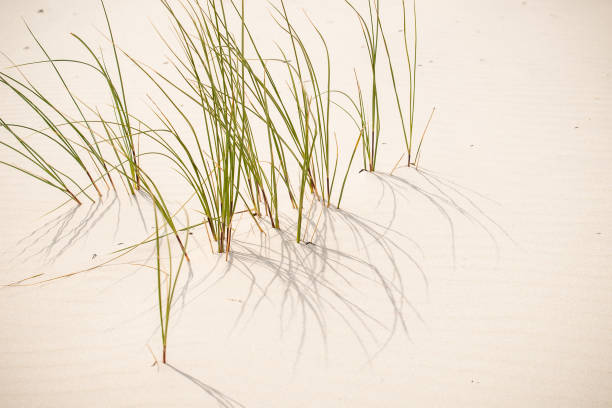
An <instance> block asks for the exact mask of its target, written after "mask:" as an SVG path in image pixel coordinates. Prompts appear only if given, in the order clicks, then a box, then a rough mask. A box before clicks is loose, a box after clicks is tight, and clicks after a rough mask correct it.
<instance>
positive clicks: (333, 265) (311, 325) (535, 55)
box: [0, 0, 612, 408]
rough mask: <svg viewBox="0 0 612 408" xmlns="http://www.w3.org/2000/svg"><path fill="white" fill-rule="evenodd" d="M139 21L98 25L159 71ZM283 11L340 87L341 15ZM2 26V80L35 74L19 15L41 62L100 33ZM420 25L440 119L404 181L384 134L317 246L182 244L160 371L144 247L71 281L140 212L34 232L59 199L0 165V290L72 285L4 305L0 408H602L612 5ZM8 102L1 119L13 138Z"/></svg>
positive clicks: (24, 10) (607, 342)
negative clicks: (319, 45) (39, 42)
mask: <svg viewBox="0 0 612 408" xmlns="http://www.w3.org/2000/svg"><path fill="white" fill-rule="evenodd" d="M150 3H151V2H148V1H143V0H135V1H132V2H121V1H118V0H113V1H111V0H108V1H107V2H106V5H107V7H108V9H109V11H110V13H111V18H112V22H113V26H114V29H115V30H116V36H117V38H118V39H119V40H120V43H121V45H122V47H125V49H126V50H129V51H130V52H133V53H134V54H136V55H137V56H138V57H139V58H142V59H143V60H144V61H147V62H148V63H157V64H162V61H163V53H164V52H163V45H162V44H159V43H157V42H155V41H151V40H150V38H152V37H151V36H153V35H154V31H153V30H152V28H151V26H150V23H149V21H148V20H147V19H150V20H151V21H152V22H154V23H155V24H156V25H158V26H160V27H161V28H162V29H163V27H166V26H167V20H166V18H165V16H164V14H163V10H162V9H161V7H160V6H159V5H158V4H157V3H156V2H153V3H154V4H153V5H151V4H150ZM261 3H262V4H264V2H261ZM336 3H337V4H336ZM387 3H389V5H388V6H387ZM391 3H394V2H385V4H384V7H389V8H388V10H389V14H390V15H392V14H393V12H394V10H398V5H397V4H395V3H397V2H395V3H394V4H391ZM289 5H290V7H291V8H292V9H293V10H296V11H297V10H299V9H300V8H304V9H306V10H307V11H308V12H309V14H310V15H311V16H312V18H313V19H314V20H315V21H317V23H319V24H320V26H321V28H322V30H323V31H325V32H326V33H328V35H329V36H330V48H331V49H332V50H333V51H332V57H333V60H334V62H336V63H337V65H336V67H337V73H336V74H335V75H336V77H335V78H336V83H337V84H338V86H340V87H348V88H349V89H353V88H351V87H352V86H353V85H352V80H353V79H352V77H351V76H350V75H352V71H351V70H352V67H353V66H355V65H357V66H358V67H362V66H363V65H362V64H363V63H364V62H366V61H364V60H363V55H362V54H360V52H364V50H362V49H360V44H361V39H360V38H359V37H357V35H355V34H358V31H355V28H356V26H355V24H354V21H353V20H352V19H353V18H354V17H353V16H352V15H351V13H350V10H347V9H346V7H345V6H344V5H343V4H342V2H341V1H337V2H334V3H333V4H329V2H326V1H320V0H317V1H302V0H295V1H290V2H289ZM39 10H43V11H42V12H39ZM0 11H1V12H0V27H1V28H0V34H1V35H0V50H2V51H3V52H5V53H6V54H8V55H10V56H11V58H13V59H14V60H16V61H18V62H24V61H27V60H33V59H36V58H39V57H40V54H39V53H38V52H37V50H36V47H35V44H34V43H33V41H32V40H31V38H30V37H29V36H28V34H27V31H26V29H25V27H24V25H23V22H22V20H21V19H20V18H21V17H22V16H23V17H24V18H25V19H26V20H27V22H28V23H29V24H30V25H31V27H32V29H33V30H35V32H36V33H37V34H38V35H39V36H40V38H41V39H43V40H44V41H45V43H46V45H47V46H49V48H50V49H51V50H52V51H53V54H54V55H63V54H65V53H68V52H77V51H75V50H78V46H77V44H75V42H74V41H73V40H71V39H70V38H69V35H68V34H69V32H79V33H84V34H85V35H87V36H89V37H90V38H93V39H96V40H100V38H101V35H100V34H99V33H98V32H97V31H96V29H95V28H94V27H97V28H99V29H103V27H104V21H103V15H101V13H100V10H99V5H98V3H97V2H96V1H81V2H78V1H69V0H65V1H62V2H52V1H37V2H34V1H31V0H25V1H20V2H8V1H4V2H2V3H1V4H0ZM418 13H419V34H420V41H421V42H420V44H419V74H418V75H419V82H418V92H419V99H418V101H417V104H418V106H417V118H416V126H417V129H423V127H424V125H425V122H426V120H427V116H428V115H429V112H430V110H431V108H432V107H433V106H435V107H436V114H435V116H434V118H433V120H432V123H431V126H430V128H429V130H428V133H427V136H426V139H425V144H424V155H423V160H422V169H421V170H420V171H416V170H415V169H413V168H410V169H409V168H405V167H400V168H399V169H397V170H396V171H395V172H394V173H393V175H390V174H389V172H390V170H391V169H392V168H393V165H394V164H395V162H396V161H397V159H398V158H399V155H400V153H398V152H401V151H402V150H401V149H402V148H403V147H402V143H403V142H402V141H401V138H400V137H399V128H392V127H387V128H385V129H384V131H383V136H382V137H383V138H384V140H383V141H384V142H385V143H386V144H385V145H383V146H382V147H381V151H380V153H379V154H380V157H381V159H380V160H381V162H382V163H383V164H382V165H381V168H380V171H379V172H377V173H374V174H370V173H367V172H362V173H358V172H357V171H358V169H357V168H355V169H354V171H353V172H352V174H351V176H350V177H351V182H350V183H349V185H348V187H347V192H346V197H345V198H344V199H343V200H344V202H345V206H344V207H345V208H344V209H343V210H342V211H337V210H330V211H329V212H325V216H324V217H323V220H322V221H321V222H320V228H319V229H318V231H317V234H318V235H317V240H318V241H316V242H318V244H317V245H308V246H297V245H295V244H294V243H293V241H292V238H291V237H289V236H288V232H285V233H279V232H276V231H273V230H269V231H268V233H267V235H265V236H263V235H260V234H259V233H257V232H255V231H254V230H253V229H249V228H248V227H244V228H243V229H241V230H240V231H239V232H237V235H236V237H235V240H236V241H235V243H232V248H233V249H234V251H235V252H234V254H233V255H232V256H231V257H230V261H229V262H226V261H225V260H224V259H223V257H222V256H221V257H220V256H218V255H212V254H211V253H210V250H209V249H208V245H209V244H208V241H207V240H206V238H205V236H194V243H193V248H194V249H193V250H192V251H191V254H192V257H193V259H192V263H191V267H190V269H189V270H188V272H187V274H188V279H187V284H186V286H185V289H184V291H182V292H181V294H180V297H179V301H178V303H177V305H178V306H177V309H176V315H175V317H174V320H173V323H172V325H171V334H170V337H171V340H170V342H171V345H170V350H169V359H170V364H171V365H168V366H161V367H160V366H159V365H157V366H152V363H154V361H155V360H154V357H153V355H152V353H151V351H150V350H149V347H150V348H151V350H152V352H153V353H154V354H155V355H156V358H157V359H159V358H160V356H159V332H158V329H157V328H158V323H159V321H158V319H159V316H158V315H157V313H158V311H157V309H156V303H155V302H156V286H155V285H156V281H155V277H154V274H153V272H152V271H151V270H150V269H147V268H146V267H144V266H142V265H147V264H151V263H152V262H153V255H154V254H153V251H154V248H152V247H147V246H145V247H142V248H139V249H138V250H136V251H135V252H134V253H132V254H130V255H129V257H127V258H121V259H120V260H117V261H114V262H111V263H109V264H108V265H107V266H105V267H102V268H97V269H92V270H89V271H88V270H87V269H88V268H91V267H93V266H96V265H99V264H100V263H102V262H105V261H106V260H109V259H111V258H112V255H110V254H111V253H112V252H113V251H115V250H116V249H118V248H120V247H122V246H124V245H126V244H130V243H133V242H138V241H139V240H141V239H142V238H143V236H145V235H147V234H150V233H151V232H152V227H153V225H152V224H151V214H152V209H151V205H150V203H149V202H148V201H147V200H146V199H144V198H140V199H138V200H136V199H133V198H131V197H129V196H127V195H122V194H119V195H118V196H115V195H114V194H111V193H109V194H108V195H107V196H105V197H104V198H103V200H101V201H100V202H98V203H95V204H91V205H89V204H87V205H83V206H81V207H78V208H73V207H72V204H70V205H67V206H65V207H63V208H61V209H59V210H57V211H55V212H54V213H52V214H50V215H46V216H43V215H44V214H45V213H46V212H48V211H49V210H51V209H53V208H54V207H56V206H57V205H58V203H61V202H62V199H63V197H61V196H60V195H58V194H55V193H53V192H48V191H47V190H45V187H44V186H42V185H39V184H37V183H35V182H33V181H31V180H29V179H27V178H25V177H22V176H19V175H17V174H16V173H15V172H13V171H12V170H11V169H8V168H5V167H2V168H0V193H1V194H2V197H3V199H2V202H1V204H0V205H1V208H2V211H0V225H2V233H1V234H0V248H1V254H0V283H1V284H3V285H8V284H10V283H13V282H18V281H20V280H22V279H24V278H28V277H33V276H35V277H34V278H33V279H30V280H26V281H23V282H21V284H28V283H35V282H41V281H44V280H46V279H52V278H55V277H58V276H61V275H64V274H68V273H72V272H77V271H83V272H82V273H79V274H76V275H74V276H72V277H70V278H65V279H58V280H52V281H49V282H45V283H41V284H34V285H32V286H14V287H6V286H5V287H2V288H0V308H1V309H2V311H3V312H2V317H0V326H1V327H2V330H1V332H0V406H3V407H25V406H37V407H38V406H40V407H84V406H87V407H94V406H100V407H108V406H142V407H152V406H177V407H189V406H198V407H201V406H205V407H208V406H210V407H214V406H222V407H234V406H235V407H238V406H244V407H283V408H284V407H317V408H319V407H354V408H361V407H364V408H365V407H412V406H415V407H419V406H423V407H433V406H439V407H463V406H465V407H476V406H477V407H492V406H495V407H500V406H508V407H517V406H529V407H547V406H554V407H564V406H567V407H605V406H610V405H611V404H612V388H611V387H610V384H611V383H612V371H611V369H610V364H612V347H611V344H612V273H611V268H610V265H612V251H611V250H610V248H612V183H611V181H610V174H611V171H612V141H611V138H610V136H611V135H612V115H611V114H610V112H612V99H611V98H612V29H611V28H610V24H609V22H610V16H612V3H609V2H606V1H595V0H592V1H585V2H571V1H549V0H546V1H531V0H527V1H520V0H516V1H514V0H513V1H509V0H504V1H502V0H496V1H481V0H470V1H468V2H454V1H448V0H432V1H424V0H423V1H419V2H418ZM253 15H254V18H259V17H260V16H261V18H262V19H263V18H265V16H266V15H267V12H266V11H265V10H264V8H263V7H259V6H258V7H254V11H253ZM296 15H297V14H296ZM349 26H350V27H352V28H350V29H349V28H347V27H349ZM345 28H346V29H345ZM260 29H261V31H262V33H263V34H265V33H266V30H267V27H265V26H264V27H261V28H260ZM100 41H102V40H100ZM1 65H2V66H3V67H4V66H7V65H9V64H8V63H5V62H3V63H2V64H1ZM160 66H162V65H160ZM34 69H35V70H38V69H39V68H34ZM347 69H348V72H349V75H343V74H342V72H347V71H346V70H347ZM36 72H37V71H36ZM41 72H42V71H41ZM45 72H46V73H43V74H41V75H43V76H33V78H37V79H36V81H37V84H41V85H42V86H44V85H45V81H49V82H51V81H52V80H54V78H53V76H52V74H50V73H49V72H47V71H45ZM132 74H133V73H132ZM133 78H134V80H133V81H131V82H130V92H131V93H133V94H134V95H136V98H137V99H138V100H144V95H145V94H146V93H147V92H149V90H150V85H149V84H148V83H147V82H146V81H145V80H144V79H142V78H136V75H133ZM71 80H73V81H75V83H77V84H79V86H80V87H79V91H80V92H82V94H83V97H84V98H87V97H89V98H91V97H96V95H99V94H101V93H102V92H103V90H100V89H97V88H95V86H89V85H88V84H87V79H86V78H78V77H71ZM79 81H80V82H79ZM402 81H403V79H400V82H402ZM404 83H405V82H404ZM7 95H8V92H6V91H5V90H4V89H0V116H3V117H10V118H11V119H14V120H27V117H28V116H27V114H26V112H24V111H23V110H22V109H20V108H18V107H16V106H15V105H14V104H13V103H12V102H11V99H10V98H9V97H8V96H7ZM388 97H389V99H388V101H385V109H388V110H389V112H392V109H395V108H394V106H393V105H392V104H393V103H394V102H393V101H392V100H391V99H390V98H391V96H390V95H388ZM340 140H341V143H343V146H352V145H353V144H354V138H353V136H350V137H348V136H347V137H340ZM348 148H349V149H350V148H351V147H348ZM179 192H180V191H177V193H179ZM178 197H179V196H178V194H177V199H176V201H177V202H178V201H179V198H178ZM288 211H289V210H288ZM313 211H315V212H316V209H315V210H313ZM289 215H290V214H289V213H287V215H286V216H287V218H289ZM311 218H316V216H313V217H311ZM244 222H245V225H246V223H247V221H244ZM288 224H289V223H288ZM36 275H39V276H36ZM382 282H393V283H394V285H397V288H401V291H400V290H399V289H398V291H399V292H401V297H402V298H403V299H404V300H403V301H402V302H399V303H397V301H398V298H399V296H400V295H398V294H397V293H396V294H395V295H389V293H388V291H387V290H385V287H384V285H383V284H382ZM398 304H400V305H401V306H398Z"/></svg>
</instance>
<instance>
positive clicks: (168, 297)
mask: <svg viewBox="0 0 612 408" xmlns="http://www.w3.org/2000/svg"><path fill="white" fill-rule="evenodd" d="M154 214H155V254H156V271H157V299H158V306H159V327H160V331H161V340H162V362H163V363H164V364H166V355H167V345H168V328H169V323H170V317H171V311H172V306H173V299H174V292H175V290H176V287H177V284H178V282H179V277H180V274H181V269H182V267H183V265H184V261H185V259H186V258H185V254H186V252H185V248H186V247H187V244H188V243H189V232H186V233H185V247H184V248H183V251H182V252H181V255H180V258H179V262H178V266H177V267H176V271H175V270H174V265H173V264H172V258H173V255H172V246H171V243H170V240H169V239H168V238H167V236H168V235H167V234H165V236H166V240H165V241H166V247H167V249H168V260H167V267H166V271H164V268H163V267H162V266H163V265H162V263H163V262H162V257H161V251H162V249H163V237H160V234H159V231H160V229H161V228H162V226H161V225H160V223H159V220H158V216H157V208H154Z"/></svg>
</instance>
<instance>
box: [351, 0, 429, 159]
mask: <svg viewBox="0 0 612 408" xmlns="http://www.w3.org/2000/svg"><path fill="white" fill-rule="evenodd" d="M345 2H346V3H347V4H348V5H349V7H350V8H351V9H352V10H353V11H354V12H355V14H356V15H357V18H358V20H359V24H360V26H361V30H362V34H363V38H364V40H365V43H366V46H367V49H368V56H369V61H370V71H371V86H370V96H371V102H370V112H369V116H368V109H367V108H366V103H365V98H364V95H363V91H362V89H361V86H360V85H359V80H358V79H357V92H358V100H359V109H358V116H359V118H360V122H361V126H362V129H363V136H364V137H363V139H362V140H363V144H362V146H363V149H362V150H363V160H364V168H366V169H367V170H369V171H375V169H376V158H377V154H378V144H379V137H380V125H381V123H380V109H379V87H378V83H377V57H378V45H379V40H380V39H382V41H383V45H384V48H385V54H386V56H387V62H388V65H387V66H388V69H389V73H390V75H391V81H392V84H393V93H394V96H395V101H396V105H397V109H398V113H399V117H400V122H401V126H402V134H403V137H404V143H405V148H406V151H405V153H404V156H405V155H407V157H408V161H407V165H408V167H410V166H411V165H413V164H415V162H416V158H415V161H413V160H412V158H413V155H412V151H413V146H412V145H413V131H414V112H415V96H416V68H417V58H416V55H417V44H418V41H417V39H418V37H417V27H416V21H417V20H416V1H413V10H412V11H413V13H412V15H413V33H414V36H413V39H412V40H411V41H409V40H408V18H407V10H406V4H405V0H402V22H403V29H402V32H403V45H404V47H403V48H404V49H403V52H404V56H405V58H406V65H407V68H408V80H409V81H408V82H409V84H408V87H409V95H408V106H407V107H405V106H404V104H403V103H402V100H401V99H400V95H399V90H398V85H397V81H396V78H395V67H394V64H393V62H392V58H391V50H390V47H389V44H388V42H387V37H386V35H385V32H384V26H383V24H382V19H381V13H380V0H368V19H366V18H364V17H363V15H362V14H361V13H360V12H359V11H358V10H357V8H356V7H355V6H354V5H353V4H352V3H351V2H350V1H349V0H345ZM411 54H412V57H411ZM404 110H407V112H404ZM405 116H407V120H406V119H405ZM406 122H407V123H406ZM423 136H424V133H423ZM421 142H422V139H421ZM421 142H420V143H419V147H420V146H421ZM402 157H403V156H402ZM400 160H401V159H400ZM366 165H367V166H366Z"/></svg>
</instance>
